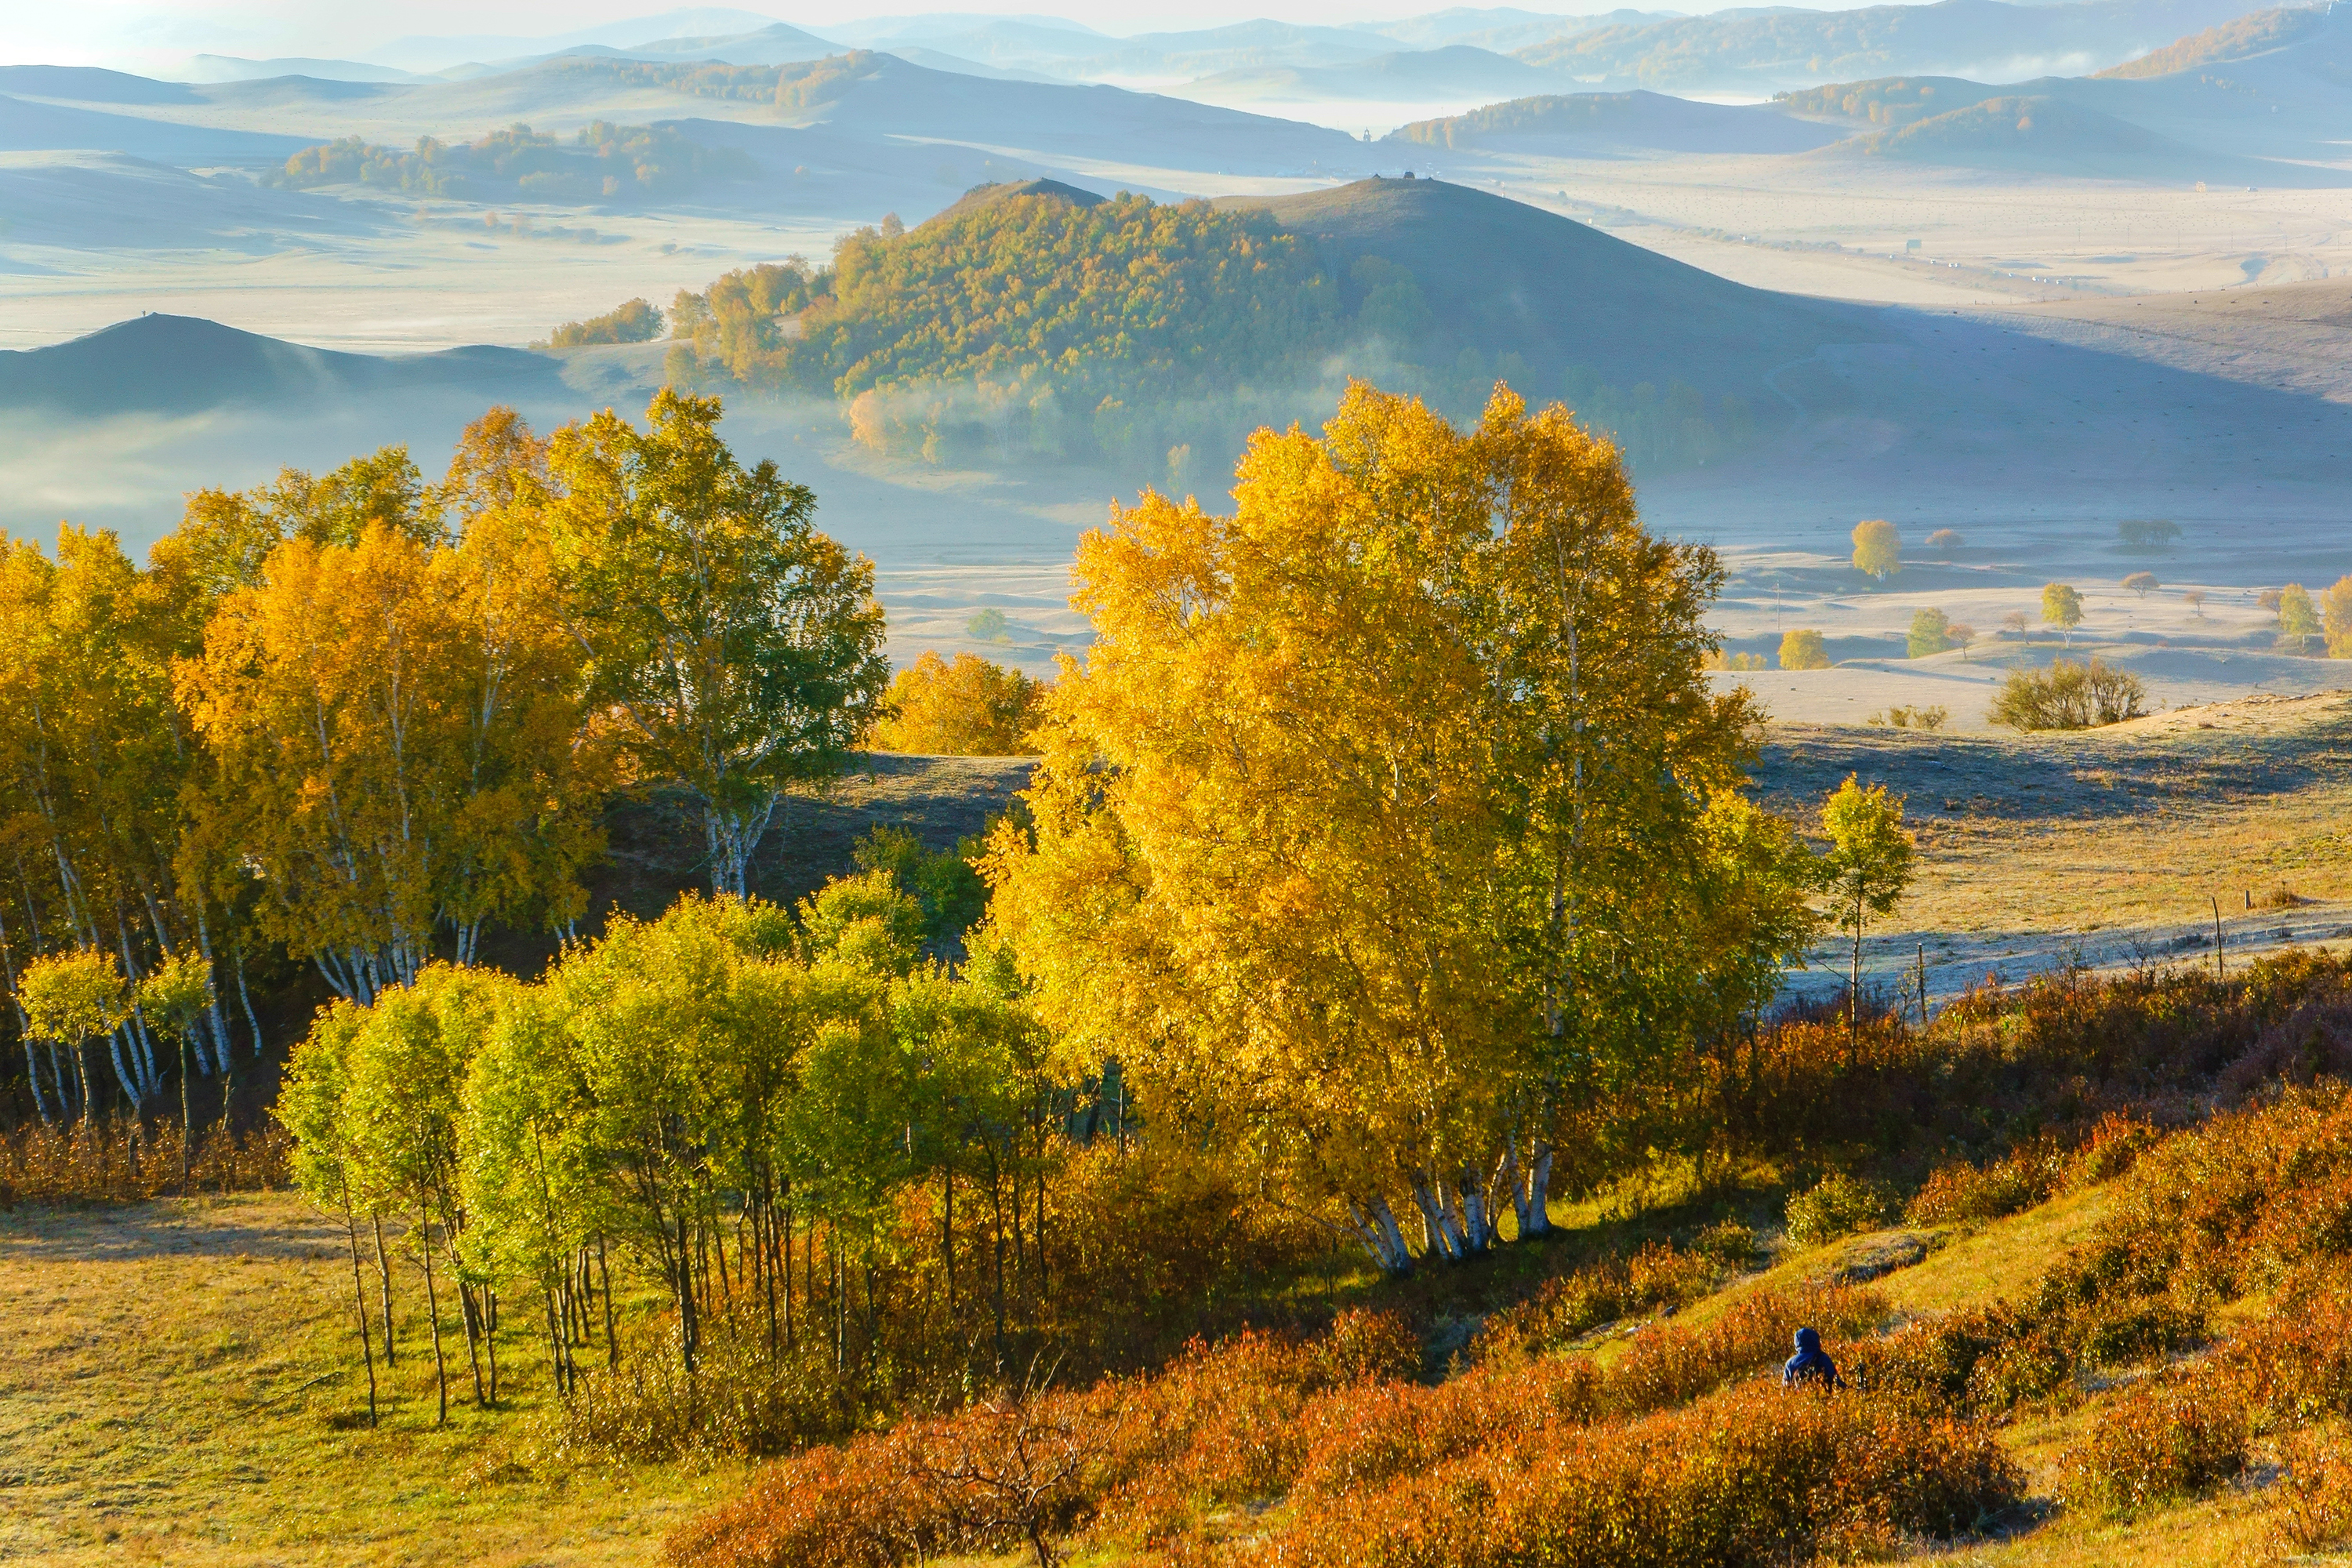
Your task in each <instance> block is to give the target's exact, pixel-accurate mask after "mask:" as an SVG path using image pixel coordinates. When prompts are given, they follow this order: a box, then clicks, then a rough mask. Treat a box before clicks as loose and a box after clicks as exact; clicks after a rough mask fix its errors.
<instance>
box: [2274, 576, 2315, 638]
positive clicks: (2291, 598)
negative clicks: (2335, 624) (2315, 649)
mask: <svg viewBox="0 0 2352 1568" xmlns="http://www.w3.org/2000/svg"><path fill="white" fill-rule="evenodd" d="M2278 624H2279V635H2278V646H2279V647H2281V648H2282V649H2284V651H2286V652H2288V653H2305V652H2307V651H2309V649H2310V647H2311V641H2312V639H2313V638H2314V637H2317V636H2319V611H2318V610H2317V609H2316V608H2315V606H2314V605H2312V602H2311V595H2310V593H2309V591H2308V590H2306V589H2305V587H2304V585H2303V584H2300V583H2289V584H2287V585H2286V586H2285V587H2284V588H2282V589H2280V590H2279V604H2278Z"/></svg>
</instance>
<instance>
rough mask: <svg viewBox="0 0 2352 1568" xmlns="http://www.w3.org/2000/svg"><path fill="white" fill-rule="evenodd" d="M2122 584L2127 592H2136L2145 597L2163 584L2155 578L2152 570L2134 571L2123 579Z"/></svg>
mask: <svg viewBox="0 0 2352 1568" xmlns="http://www.w3.org/2000/svg"><path fill="white" fill-rule="evenodd" d="M2123 585H2124V588H2125V589H2126V591H2127V592H2130V593H2134V594H2137V595H2139V596H2140V597H2141V598H2142V599H2145V598H2147V596H2148V595H2150V594H2152V593H2154V592H2155V591H2156V590H2157V589H2158V588H2160V587H2162V586H2163V585H2164V584H2161V583H2158V581H2157V580H2156V574H2155V573H2153V572H2135V573H2133V574H2131V575H2130V576H2128V577H2126V578H2125V579H2124V581H2123Z"/></svg>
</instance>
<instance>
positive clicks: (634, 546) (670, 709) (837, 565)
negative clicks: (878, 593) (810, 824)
mask: <svg viewBox="0 0 2352 1568" xmlns="http://www.w3.org/2000/svg"><path fill="white" fill-rule="evenodd" d="M718 426H719V400H718V399H716V398H697V397H687V396H681V395H678V394H677V393H676V392H673V391H670V390H668V389H664V390H663V391H662V392H661V393H660V394H658V395H656V397H655V399H654V401H653V404H652V405H651V406H650V407H649V408H648V409H647V410H646V428H645V429H643V430H639V429H637V428H636V427H635V426H632V425H630V424H629V423H628V421H626V420H625V419H622V418H620V417H618V416H615V415H614V414H613V413H612V412H610V411H609V410H608V411H606V412H604V413H603V414H599V415H597V416H595V417H594V418H593V419H590V420H589V421H588V422H587V423H586V424H584V425H576V426H567V427H565V428H564V429H562V430H561V431H558V432H557V433H556V435H555V437H554V438H553V441H552V443H551V450H550V453H549V459H548V466H549V470H550V473H551V477H552V479H553V481H554V483H555V486H556V488H557V490H558V494H557V495H556V497H555V498H554V499H553V500H551V503H550V507H549V511H550V517H551V521H552V524H553V530H554V534H555V538H556V547H557V551H558V556H559V560H560V562H561V563H562V573H563V576H564V578H565V584H564V586H565V590H566V595H565V598H566V610H565V614H566V616H567V617H568V619H569V623H570V626H571V627H572V635H573V636H574V637H576V638H577V639H578V641H579V643H580V646H581V647H582V648H583V651H584V652H585V653H586V655H587V657H588V660H589V665H590V681H589V684H590V689H591V691H592V693H593V700H594V701H595V702H596V703H597V704H598V706H600V707H602V708H604V710H606V711H608V712H609V713H610V714H611V715H612V716H613V719H614V722H615V724H616V726H617V728H618V731H619V736H620V739H621V741H622V743H623V744H624V745H625V748H626V749H627V751H628V752H629V753H630V755H631V757H632V760H633V761H634V763H635V773H636V775H637V776H638V777H639V778H640V779H642V780H644V781H646V782H648V783H661V782H665V781H675V782H676V783H677V784H681V785H683V786H684V787H685V789H686V790H687V791H688V793H689V794H690V795H692V797H693V798H694V800H695V802H696V804H697V805H698V806H699V807H700V809H701V813H702V818H703V826H704V831H705V837H706V842H707V844H708V847H709V865H710V884H711V887H712V888H713V889H715V890H717V891H719V892H723V893H733V894H737V895H740V894H741V893H742V892H743V891H744V889H745V885H746V880H747V878H748V874H749V868H750V865H751V857H752V855H753V854H754V853H755V852H756V851H757V850H758V848H759V847H760V843H761V839H762V838H763V837H765V836H766V834H767V831H768V828H769V825H770V824H771V823H772V821H773V820H774V818H775V815H776V811H777V807H778V805H780V803H781V802H782V800H783V798H784V795H785V793H786V792H787V791H788V790H789V789H791V788H792V787H793V785H795V784H806V783H813V782H815V781H818V780H822V779H824V778H827V777H829V776H831V775H832V774H833V773H835V772H836V771H837V770H838V769H839V768H840V766H841V765H842V763H843V762H844V761H845V759H846V757H847V756H848V754H849V751H850V749H851V748H852V747H853V746H855V745H856V743H857V741H858V738H859V736H860V735H862V734H863V733H864V732H865V731H866V727H867V726H868V724H869V723H870V722H871V721H872V720H873V717H874V715H875V712H876V710H877V707H878V705H879V703H880V701H881V698H882V693H883V689H884V688H885V686H886V684H887V681H888V679H889V665H888V662H887V660H886V659H884V658H883V657H882V635H883V624H882V608H881V606H880V605H878V604H877V603H876V602H875V599H874V567H873V563H871V562H869V561H867V560H866V558H865V557H863V556H858V555H852V554H851V553H850V552H847V551H845V550H844V549H843V548H842V547H841V546H840V545H839V544H837V543H835V542H834V541H833V540H831V539H830V538H828V537H826V536H825V535H824V534H823V533H820V532H819V531H817V530H816V528H815V527H814V523H813V521H812V519H813V518H814V514H815V510H816V498H815V497H814V495H813V494H812V493H811V492H810V491H809V489H807V488H806V487H805V486H803V485H798V484H794V483H793V482H792V481H790V480H788V479H784V478H783V477H782V475H781V474H779V473H778V472H777V471H776V467H775V465H774V464H773V463H772V462H761V463H759V464H757V465H755V466H754V467H751V468H744V467H743V466H742V465H741V464H740V463H739V462H738V461H737V460H736V458H735V456H734V454H733V453H732V452H730V450H729V449H728V447H727V444H726V442H725V441H723V440H722V439H720V437H719V428H718Z"/></svg>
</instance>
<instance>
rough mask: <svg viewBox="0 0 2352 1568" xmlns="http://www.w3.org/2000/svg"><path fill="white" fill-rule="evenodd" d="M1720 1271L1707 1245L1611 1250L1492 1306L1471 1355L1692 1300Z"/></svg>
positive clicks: (1545, 1344)
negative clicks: (1626, 1253) (1614, 1254)
mask: <svg viewBox="0 0 2352 1568" xmlns="http://www.w3.org/2000/svg"><path fill="white" fill-rule="evenodd" d="M1752 1245H1753V1244H1752V1243H1751V1244H1750V1246H1751V1250H1752ZM1723 1274H1724V1266H1723V1264H1722V1263H1721V1262H1720V1261H1719V1260H1718V1259H1717V1258H1715V1257H1711V1256H1709V1255H1708V1254H1706V1253H1704V1252H1681V1251H1677V1250H1675V1248H1674V1247H1671V1246H1668V1245H1666V1244H1665V1243H1664V1242H1656V1241H1651V1242H1645V1243H1643V1246H1642V1247H1641V1248H1640V1250H1638V1251H1636V1252H1635V1253H1634V1254H1633V1256H1632V1257H1631V1258H1606V1259H1603V1260H1602V1261H1601V1262H1599V1263H1595V1264H1591V1265H1590V1266H1588V1267H1586V1268H1579V1269H1577V1270H1575V1271H1574V1272H1572V1273H1569V1274H1562V1275H1559V1276H1557V1277H1555V1278H1553V1279H1547V1280H1546V1281H1544V1283H1543V1285H1542V1287H1541V1288H1540V1289H1538V1290H1537V1291H1536V1292H1535V1294H1534V1295H1532V1296H1529V1297H1528V1298H1527V1299H1526V1300H1522V1301H1516V1302H1513V1303H1512V1304H1511V1305H1510V1306H1507V1307H1505V1308H1504V1309H1502V1310H1500V1311H1498V1312H1496V1313H1494V1314H1493V1315H1492V1316H1490V1317H1489V1318H1488V1319H1487V1320H1486V1322H1485V1323H1483V1324H1482V1325H1480V1327H1479V1330H1478V1333H1477V1336H1476V1337H1475V1339H1473V1340H1472V1341H1471V1342H1470V1347H1469V1354H1470V1359H1471V1360H1473V1361H1484V1360H1492V1359H1494V1358H1495V1357H1496V1356H1501V1355H1507V1354H1517V1353H1525V1354H1530V1355H1537V1354H1542V1353H1544V1352H1549V1351H1556V1350H1559V1349H1561V1348H1562V1347H1564V1346H1566V1345H1569V1344H1570V1343H1573V1342H1575V1341H1577V1340H1579V1339H1580V1338H1582V1337H1583V1336H1584V1335H1585V1334H1587V1333H1590V1332H1591V1331H1592V1330H1594V1329H1597V1328H1599V1327H1600V1326H1601V1325H1602V1324H1603V1323H1612V1322H1615V1321H1617V1320H1618V1319H1620V1318H1625V1317H1630V1316H1632V1315H1633V1314H1634V1313H1637V1312H1646V1311H1654V1310H1658V1309H1660V1308H1664V1309H1667V1310H1672V1309H1674V1308H1675V1307H1679V1306H1682V1305H1684V1304H1685V1303H1687V1302H1690V1301H1695V1300H1698V1299H1699V1298H1700V1297H1701V1296H1704V1295H1706V1293H1707V1292H1708V1291H1709V1290H1711V1289H1714V1288H1715V1286H1716V1284H1717V1281H1719V1280H1720V1279H1722V1278H1723Z"/></svg>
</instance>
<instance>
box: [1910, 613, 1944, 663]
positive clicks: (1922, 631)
mask: <svg viewBox="0 0 2352 1568" xmlns="http://www.w3.org/2000/svg"><path fill="white" fill-rule="evenodd" d="M1953 646H1955V645H1954V644H1953V641H1952V618H1951V617H1950V616H1947V615H1946V614H1944V612H1943V611H1941V610H1921V611H1919V612H1918V613H1917V614H1916V615H1915V616H1912V617H1911V635H1910V637H1908V638H1907V639H1906V658H1927V656H1928V655H1929V654H1935V653H1943V652H1946V651H1948V649H1950V648H1951V647H1953Z"/></svg>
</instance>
